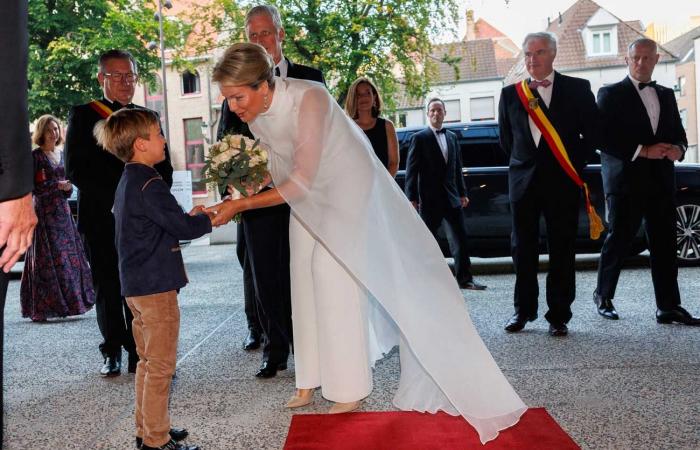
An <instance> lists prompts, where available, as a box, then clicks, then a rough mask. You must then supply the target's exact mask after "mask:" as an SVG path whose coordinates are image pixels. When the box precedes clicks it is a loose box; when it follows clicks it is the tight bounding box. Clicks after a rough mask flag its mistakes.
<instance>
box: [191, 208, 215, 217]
mask: <svg viewBox="0 0 700 450" xmlns="http://www.w3.org/2000/svg"><path fill="white" fill-rule="evenodd" d="M189 214H190V216H196V215H197V214H206V211H204V206H202V205H198V206H195V207H194V208H192V211H190V212H189ZM207 215H209V214H207ZM210 219H211V217H210Z"/></svg>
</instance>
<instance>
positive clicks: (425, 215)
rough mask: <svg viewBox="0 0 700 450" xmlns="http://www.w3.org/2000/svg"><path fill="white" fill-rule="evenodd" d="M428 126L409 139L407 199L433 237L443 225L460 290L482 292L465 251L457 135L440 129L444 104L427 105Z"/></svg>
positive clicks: (464, 194)
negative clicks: (446, 232) (444, 225)
mask: <svg viewBox="0 0 700 450" xmlns="http://www.w3.org/2000/svg"><path fill="white" fill-rule="evenodd" d="M428 120H429V122H430V125H429V126H428V127H427V128H426V129H424V130H422V131H419V132H418V133H416V134H414V135H413V136H412V137H411V142H410V146H409V148H408V159H407V160H406V196H407V197H408V199H409V200H410V201H411V203H412V204H413V206H414V207H415V208H416V209H417V210H418V211H419V213H420V216H421V218H422V219H423V221H424V222H425V225H426V226H427V227H428V229H429V230H430V232H431V233H433V236H437V230H438V228H440V225H441V224H442V223H443V222H444V223H445V224H446V225H447V230H448V240H449V242H450V250H451V251H452V256H453V257H454V261H455V278H457V282H458V283H459V287H460V288H461V289H471V290H478V291H480V290H484V289H486V286H484V285H483V284H479V283H477V282H476V280H474V277H473V276H472V273H471V271H470V267H471V261H470V260H469V251H468V247H467V239H468V238H467V227H466V225H465V223H464V216H463V215H462V208H466V207H467V205H469V198H468V197H467V189H466V187H465V186H464V176H463V175H462V155H461V151H460V148H459V144H458V143H457V135H455V134H454V133H452V132H451V131H448V130H446V129H445V128H443V127H442V122H443V121H444V120H445V103H444V102H443V101H442V100H441V99H439V98H433V99H431V100H430V101H428Z"/></svg>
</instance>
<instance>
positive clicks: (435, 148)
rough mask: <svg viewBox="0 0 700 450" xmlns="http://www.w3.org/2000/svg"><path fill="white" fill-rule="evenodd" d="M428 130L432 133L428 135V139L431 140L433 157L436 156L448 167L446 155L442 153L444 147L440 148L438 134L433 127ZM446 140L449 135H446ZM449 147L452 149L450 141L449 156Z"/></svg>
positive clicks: (448, 145) (448, 144)
mask: <svg viewBox="0 0 700 450" xmlns="http://www.w3.org/2000/svg"><path fill="white" fill-rule="evenodd" d="M428 132H429V133H430V136H429V137H428V141H429V142H431V144H432V145H431V146H432V150H431V151H430V152H431V154H432V157H433V158H436V160H437V161H440V162H441V163H442V164H443V165H444V166H445V167H447V162H446V161H445V157H444V156H443V155H442V149H441V148H440V143H439V142H438V140H437V136H436V135H435V133H434V132H433V130H432V128H428ZM445 140H447V135H445ZM449 149H450V143H449V142H448V143H447V152H448V153H447V155H448V157H449Z"/></svg>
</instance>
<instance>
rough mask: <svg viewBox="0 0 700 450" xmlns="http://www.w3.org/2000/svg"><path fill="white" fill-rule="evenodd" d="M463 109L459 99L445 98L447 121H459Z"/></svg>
mask: <svg viewBox="0 0 700 450" xmlns="http://www.w3.org/2000/svg"><path fill="white" fill-rule="evenodd" d="M460 120H462V111H461V108H460V103H459V100H445V122H459V121H460Z"/></svg>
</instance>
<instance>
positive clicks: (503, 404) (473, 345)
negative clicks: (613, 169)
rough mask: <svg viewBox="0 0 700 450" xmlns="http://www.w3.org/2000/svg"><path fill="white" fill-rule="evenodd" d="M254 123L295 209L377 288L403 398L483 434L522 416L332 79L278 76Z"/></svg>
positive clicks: (377, 312)
mask: <svg viewBox="0 0 700 450" xmlns="http://www.w3.org/2000/svg"><path fill="white" fill-rule="evenodd" d="M250 129H251V131H252V132H253V134H254V135H255V136H256V137H257V138H259V139H260V140H261V142H262V143H263V144H264V145H266V146H267V147H268V148H269V149H270V171H271V173H272V177H273V180H274V182H275V185H276V186H277V188H278V189H279V190H280V193H281V194H282V196H283V197H284V198H285V200H286V201H287V203H289V205H290V206H291V209H292V214H294V216H295V217H296V218H297V219H298V220H299V221H300V222H301V223H302V224H303V225H304V226H305V227H306V228H307V230H308V231H309V232H310V233H311V234H312V235H313V236H314V238H315V239H317V240H318V241H319V242H321V243H322V244H323V245H324V246H325V247H326V248H327V249H328V251H329V252H330V253H331V254H332V255H333V257H334V258H335V259H336V260H337V261H338V262H339V263H340V264H341V265H342V266H343V267H345V268H346V269H347V271H348V272H349V273H350V274H351V275H352V276H353V277H354V278H355V280H356V281H357V282H358V283H359V284H360V285H361V286H363V287H364V288H365V289H366V291H367V292H368V293H369V297H370V305H371V308H370V314H369V317H370V321H371V322H372V323H371V326H370V337H371V338H373V339H371V340H374V343H373V344H370V345H371V350H372V352H373V355H374V356H375V358H380V357H381V356H382V354H384V353H386V352H387V351H389V350H390V349H391V348H392V347H393V346H395V345H397V344H400V347H399V349H400V361H401V380H400V383H399V389H398V391H397V393H396V396H395V397H394V404H395V406H396V407H397V408H399V409H402V410H416V411H426V412H431V413H432V412H436V411H438V410H442V411H445V412H447V413H449V414H452V415H458V414H460V415H462V416H463V417H464V418H465V419H466V420H467V421H468V422H469V423H470V424H471V425H472V426H473V427H474V428H475V429H476V430H477V432H478V433H479V436H480V438H481V441H482V442H487V441H489V440H491V439H494V438H495V437H496V436H497V435H498V432H499V431H500V430H502V429H504V428H507V427H509V426H511V425H514V424H515V423H516V422H517V421H518V420H519V418H520V416H521V415H522V414H523V413H524V412H525V410H526V409H527V407H526V406H525V404H524V403H523V402H522V400H521V399H520V397H518V395H517V394H516V393H515V391H514V390H513V388H512V387H511V385H510V384H509V383H508V381H507V380H506V378H505V377H504V376H503V374H502V373H501V370H500V369H499V368H498V366H497V365H496V363H495V361H494V360H493V358H492V357H491V354H490V353H489V351H488V349H487V348H486V346H485V345H484V343H483V342H482V340H481V338H480V337H479V335H478V334H477V332H476V330H475V329H474V326H473V324H472V322H471V319H470V317H469V313H468V311H467V308H466V305H465V302H464V298H463V297H462V294H461V292H460V290H459V287H458V286H457V283H456V281H455V280H454V278H453V277H452V274H451V273H450V270H449V268H448V266H447V264H446V263H445V259H444V257H443V255H442V253H441V252H440V250H439V248H438V245H437V243H436V242H435V239H434V238H433V236H432V235H431V234H430V232H429V231H428V229H427V228H426V227H425V225H424V224H423V221H422V220H421V218H420V217H419V216H418V214H417V212H416V211H415V209H414V208H413V207H412V206H411V204H410V202H409V201H408V200H407V198H406V197H405V195H404V194H403V192H401V190H400V189H399V187H398V185H397V184H396V182H395V181H394V180H393V179H392V178H391V176H390V175H389V173H388V172H387V171H386V169H385V168H384V167H383V166H382V165H381V163H380V162H379V160H378V159H377V158H376V156H375V154H374V151H373V150H372V147H371V145H370V143H369V141H368V140H367V138H366V137H365V135H364V133H363V132H362V130H361V129H360V128H359V127H357V125H356V124H355V123H354V122H353V121H352V120H350V119H349V118H348V117H347V115H346V114H345V113H344V111H343V110H342V109H341V108H340V107H339V106H338V104H337V103H336V101H335V100H334V99H333V98H332V97H331V96H330V95H329V93H328V92H327V91H326V89H325V88H324V87H323V86H322V85H320V84H318V83H314V82H310V81H304V80H295V79H286V80H281V79H277V81H276V85H275V91H274V94H273V99H272V104H271V105H270V108H269V109H268V111H266V112H264V113H262V114H260V115H259V116H258V117H257V118H256V119H255V120H254V121H253V122H251V123H250ZM399 341H400V342H399Z"/></svg>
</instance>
